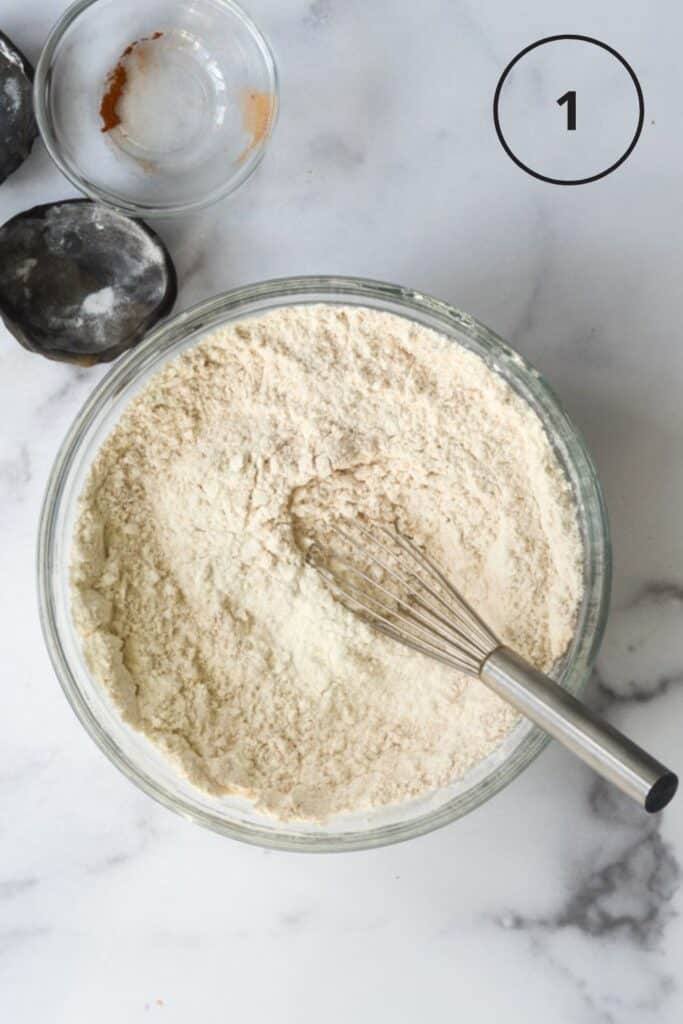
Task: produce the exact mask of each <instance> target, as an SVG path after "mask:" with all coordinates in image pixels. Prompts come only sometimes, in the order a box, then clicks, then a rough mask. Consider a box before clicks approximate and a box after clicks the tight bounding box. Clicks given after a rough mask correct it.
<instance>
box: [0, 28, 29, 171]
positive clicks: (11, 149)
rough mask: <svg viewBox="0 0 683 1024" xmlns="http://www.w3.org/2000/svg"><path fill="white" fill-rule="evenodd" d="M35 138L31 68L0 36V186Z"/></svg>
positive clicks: (10, 44) (20, 162)
mask: <svg viewBox="0 0 683 1024" xmlns="http://www.w3.org/2000/svg"><path fill="white" fill-rule="evenodd" d="M37 135H38V126H37V125H36V119H35V117H34V116H33V68H32V67H31V65H30V64H29V62H28V61H27V60H26V58H25V57H24V55H23V53H22V52H21V51H20V50H17V48H16V46H15V45H14V43H13V42H12V41H11V39H8V38H7V36H6V35H4V33H2V32H0V183H1V182H3V181H4V180H5V178H8V177H9V176H10V174H11V173H12V172H13V171H16V169H17V167H19V166H20V165H21V164H22V163H23V162H24V160H25V159H26V157H27V156H28V155H29V153H30V152H31V146H32V145H33V143H34V142H35V140H36V137H37Z"/></svg>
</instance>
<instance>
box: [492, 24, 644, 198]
mask: <svg viewBox="0 0 683 1024" xmlns="http://www.w3.org/2000/svg"><path fill="white" fill-rule="evenodd" d="M562 39H575V40H578V41H579V42H582V43H592V44H593V45H594V46H599V47H600V48H601V49H603V50H606V51H607V52H608V53H611V54H612V56H613V57H616V58H617V60H618V61H619V63H620V64H622V65H623V66H624V67H625V68H626V70H627V71H628V73H629V75H630V76H631V81H632V82H633V85H634V86H635V90H636V95H637V97H638V124H637V125H636V131H635V135H634V136H633V138H632V139H631V142H630V144H629V146H628V149H627V150H626V152H625V153H623V154H622V155H621V156H620V157H619V159H618V160H617V161H616V163H613V164H611V166H610V167H608V168H607V169H606V170H604V171H600V172H599V173H598V174H593V175H591V176H590V178H549V177H548V176H547V175H545V174H539V172H538V171H534V170H533V169H532V168H531V167H528V166H527V165H526V164H525V163H523V162H522V161H521V160H520V159H519V157H517V156H515V154H514V153H513V152H512V150H511V149H510V147H509V145H508V144H507V142H506V140H505V136H504V135H503V129H502V128H501V125H500V118H499V116H498V104H499V101H500V94H501V91H502V88H503V85H504V84H505V79H506V78H507V76H508V75H509V74H510V72H511V71H512V69H513V67H514V66H515V64H516V63H517V61H518V60H521V59H522V57H524V56H526V54H527V53H529V51H530V50H535V49H536V47H537V46H543V44H544V43H556V42H558V41H559V40H562ZM644 122H645V100H644V98H643V90H642V89H641V87H640V82H639V81H638V79H637V78H636V73H635V71H634V70H633V68H632V67H631V65H630V64H629V63H628V61H627V60H626V59H625V58H624V57H622V56H621V54H620V53H617V51H616V50H615V49H614V48H613V47H612V46H608V45H607V43H603V42H602V41H601V40H600V39H593V37H592V36H580V35H573V34H571V33H567V34H563V35H558V36H545V38H544V39H538V40H537V41H536V42H535V43H530V44H529V46H525V47H524V49H523V50H520V51H519V53H518V54H517V55H516V56H515V57H513V58H512V60H511V61H510V63H509V64H508V66H507V67H506V68H505V70H504V71H503V74H502V75H501V76H500V78H499V79H498V85H497V86H496V91H495V93H494V96H493V123H494V125H495V129H496V135H497V136H498V141H499V142H500V144H501V146H502V147H503V149H504V150H505V152H506V153H507V155H508V156H509V157H510V159H511V160H512V162H513V163H515V164H517V166H518V167H521V169H522V170H523V171H526V173H527V174H530V175H531V177H532V178H538V180H539V181H547V182H548V183H549V184H550V185H587V184H588V183H589V182H591V181H598V180H599V179H600V178H604V177H606V176H607V175H608V174H611V173H612V171H616V169H617V167H620V166H621V164H623V162H624V160H626V159H628V157H629V156H630V155H631V153H632V152H633V150H634V149H635V147H636V143H637V142H638V139H639V138H640V134H641V132H642V130H643V124H644Z"/></svg>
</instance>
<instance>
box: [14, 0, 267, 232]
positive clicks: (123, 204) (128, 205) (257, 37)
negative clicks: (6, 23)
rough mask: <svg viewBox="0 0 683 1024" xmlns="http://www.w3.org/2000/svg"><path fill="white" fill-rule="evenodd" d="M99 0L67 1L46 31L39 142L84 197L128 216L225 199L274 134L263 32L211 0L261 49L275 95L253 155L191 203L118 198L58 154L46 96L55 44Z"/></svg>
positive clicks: (37, 101) (173, 212) (39, 81)
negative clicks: (159, 202)
mask: <svg viewBox="0 0 683 1024" xmlns="http://www.w3.org/2000/svg"><path fill="white" fill-rule="evenodd" d="M100 2H101V0H76V2H75V3H73V4H71V6H70V7H67V9H66V10H65V11H64V13H63V14H62V15H61V17H60V18H59V19H58V20H57V21H56V22H55V24H54V25H53V26H52V28H51V29H50V32H49V34H48V37H47V39H46V40H45V43H44V44H43V48H42V50H41V52H40V57H39V58H38V63H37V64H36V71H35V76H34V80H33V107H34V112H35V118H36V123H37V125H38V131H39V132H40V137H41V139H42V140H43V143H44V145H45V148H46V149H47V152H48V155H49V157H50V159H51V160H52V161H53V163H54V164H55V165H56V167H57V168H58V169H59V170H60V171H61V172H62V174H63V175H64V177H65V178H66V179H67V180H68V181H70V182H71V184H72V185H74V187H75V188H77V189H79V190H80V191H81V192H83V193H84V195H86V196H88V197H89V198H90V199H95V200H96V201H98V202H101V203H106V204H107V205H108V206H112V207H114V209H116V210H120V211H121V212H122V213H127V214H130V215H131V216H133V217H176V216H180V215H181V214H185V213H190V212H192V211H196V210H201V209H203V208H204V207H206V206H211V205H212V204H213V203H217V202H218V201H219V200H221V199H224V198H225V197H226V196H228V195H230V194H231V193H232V192H234V191H235V190H236V189H238V188H239V187H240V185H243V184H244V182H245V181H246V180H247V179H248V178H250V177H251V175H252V174H253V173H254V171H255V170H256V168H257V167H258V166H259V164H260V163H261V161H262V160H263V157H264V156H265V152H266V149H267V147H268V143H269V142H270V139H271V138H272V135H273V132H274V131H275V126H276V124H277V119H278V114H279V107H280V86H279V75H278V69H277V64H276V61H275V57H274V55H273V51H272V49H271V47H270V44H269V43H268V40H267V39H266V37H265V36H264V34H263V33H262V32H261V30H260V28H259V27H258V25H256V23H255V22H254V21H252V19H251V18H250V17H249V15H248V14H247V13H246V11H244V10H243V9H242V7H240V5H239V4H237V3H235V2H234V0H214V2H216V3H219V4H221V5H222V6H223V7H225V8H227V9H228V10H229V11H230V13H231V14H233V15H234V17H235V18H237V19H238V20H239V21H240V22H241V23H242V25H243V26H244V27H245V28H246V29H247V31H248V32H249V33H250V35H251V36H252V38H253V40H254V42H255V43H256V45H257V47H258V48H259V50H260V51H261V55H262V57H263V60H264V64H265V66H266V68H267V70H268V74H269V77H270V85H271V92H272V95H273V112H272V117H271V121H270V127H269V130H268V133H267V134H266V135H265V136H264V138H263V139H261V141H260V143H259V145H258V146H257V147H256V149H255V150H254V158H253V159H252V160H249V161H247V162H246V163H245V164H244V166H243V168H242V169H241V170H240V171H239V172H238V173H237V174H233V175H232V176H231V177H229V178H227V179H226V181H225V182H224V183H223V184H222V185H219V186H218V187H217V188H215V189H213V191H211V192H208V193H207V194H206V195H204V196H201V197H199V198H198V199H194V200H191V201H189V202H185V203H177V204H168V205H166V206H155V205H154V204H153V203H143V202H140V203H136V202H133V201H132V200H127V199H124V198H122V197H121V196H118V195H117V194H116V193H115V192H110V191H109V190H107V189H105V188H100V187H98V186H97V185H95V184H93V183H92V182H90V181H88V179H87V178H85V177H83V175H81V174H80V173H79V171H78V169H77V168H76V167H75V166H73V165H72V164H71V163H70V162H69V161H68V160H66V159H65V157H64V156H63V155H62V152H61V148H60V144H59V139H58V138H57V135H56V132H55V130H54V125H53V123H52V117H51V114H50V104H49V102H48V96H49V91H50V82H51V75H52V68H53V59H54V57H55V54H56V52H57V50H58V48H59V45H60V43H61V41H62V39H63V38H64V36H65V35H66V33H67V32H68V31H69V29H70V28H71V27H72V25H73V24H74V23H75V22H76V20H77V19H78V18H79V17H80V16H81V14H83V12H84V11H86V10H88V9H89V8H90V7H94V6H95V5H96V4H98V3H100Z"/></svg>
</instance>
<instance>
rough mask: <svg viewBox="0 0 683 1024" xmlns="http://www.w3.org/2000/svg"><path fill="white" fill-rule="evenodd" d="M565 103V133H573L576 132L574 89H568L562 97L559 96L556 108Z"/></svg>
mask: <svg viewBox="0 0 683 1024" xmlns="http://www.w3.org/2000/svg"><path fill="white" fill-rule="evenodd" d="M565 103H566V104H567V131H568V132H575V131H576V90H575V89H570V90H569V92H566V93H565V94H564V96H560V98H559V100H558V101H557V105H558V107H562V106H564V104H565Z"/></svg>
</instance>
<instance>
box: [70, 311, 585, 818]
mask: <svg viewBox="0 0 683 1024" xmlns="http://www.w3.org/2000/svg"><path fill="white" fill-rule="evenodd" d="M339 513H343V514H346V515H357V514H361V515H364V516H366V517H367V518H368V519H371V520H379V521H380V522H385V523H391V522H394V521H396V520H398V522H399V524H400V526H401V528H402V529H403V530H405V532H407V533H408V534H409V535H410V536H412V537H414V538H415V540H416V541H417V542H418V543H419V544H420V545H422V546H423V547H424V549H425V550H426V551H427V553H429V554H430V555H432V556H433V557H435V558H437V559H438V560H439V561H440V562H441V563H442V565H443V566H444V567H445V569H446V570H447V572H448V573H449V574H451V575H452V578H453V579H454V580H455V581H456V582H457V585H458V586H459V587H460V589H461V590H462V591H463V593H464V595H465V596H466V598H467V599H468V600H469V601H470V602H471V603H472V604H473V605H474V607H476V608H478V609H479V610H480V612H481V613H482V614H483V616H484V617H485V618H486V619H488V621H489V622H490V624H491V626H492V628H493V629H494V630H495V631H496V633H497V634H498V635H499V636H500V637H501V639H502V640H503V641H505V642H507V643H509V644H510V645H511V646H513V647H515V648H516V649H517V650H519V651H520V652H521V653H522V654H523V655H525V656H526V657H527V658H529V660H530V661H532V662H533V663H534V664H535V665H537V666H538V667H539V668H541V669H546V670H547V669H549V668H550V667H551V666H552V664H553V663H554V662H555V661H556V659H558V658H559V657H560V656H561V655H562V654H563V653H564V652H565V650H566V649H567V646H568V644H569V642H570V640H571V638H572V634H573V627H574V623H575V619H576V613H577V607H578V604H579V602H580V598H581V593H582V583H581V542H580V536H579V530H578V526H577V520H576V512H575V508H574V504H573V500H572V496H571V492H570V489H569V487H568V484H567V482H566V480H565V478H564V475H563V473H562V470H561V468H560V466H559V464H558V462H557V459H556V457H555V455H554V454H553V451H552V449H551V447H550V444H549V442H548V440H547V438H546V436H545V433H544V431H543V428H542V426H541V423H540V421H539V419H538V417H537V416H536V414H535V413H534V412H533V411H532V410H531V408H530V407H529V406H528V405H527V404H526V403H525V402H524V401H523V400H522V399H521V398H520V397H518V396H517V395H516V394H515V393H514V392H513V391H512V390H511V389H510V388H509V386H508V385H507V384H506V383H505V382H504V381H503V380H502V379H501V378H500V377H498V376H497V375H496V374H495V373H493V372H492V371H491V370H489V369H488V368H487V366H486V365H485V363H484V362H483V360H481V359H480V358H479V357H478V356H476V355H474V354H473V353H470V352H468V351H466V350H465V349H463V348H461V347H459V346H457V345H454V344H453V343H452V342H450V341H448V340H447V339H445V338H443V337H441V336H439V335H438V334H435V333H434V332H432V331H429V330H427V329H425V328H423V327H420V326H417V325H415V324H414V323H412V322H411V321H409V320H406V319H403V318H402V317H397V316H394V315H391V314H387V313H380V312H376V311H372V310H368V309H362V308H351V307H344V306H333V305H309V306H297V307H287V308H283V309H279V310H277V311H275V312H271V313H268V314H265V315H262V316H259V317H255V318H253V319H250V320H244V321H241V322H239V323H236V324H233V325H230V326H228V327H225V328H222V329H220V330H218V331H216V332H215V333H213V334H212V335H210V336H209V337H207V338H206V339H205V340H204V341H202V342H201V343H200V344H199V345H197V346H196V347H194V348H192V349H191V350H189V351H188V352H186V353H184V354H183V355H181V356H179V357H177V358H176V359H174V360H173V361H171V362H170V363H168V364H167V366H166V367H165V368H164V369H163V370H162V371H161V372H160V373H159V374H157V375H156V376H155V377H153V378H152V380H151V381H150V382H149V383H148V384H147V386H146V387H145V389H144V390H143V391H142V392H141V393H140V394H139V395H138V396H137V397H136V398H135V399H134V400H133V401H132V402H131V403H130V405H129V406H128V407H127V409H126V410H125V412H124V414H123V416H122V417H121V419H120V421H119V422H118V424H117V426H116V427H115V429H114V430H113V431H112V433H111V434H110V436H109V437H108V439H107V440H106V441H105V443H104V444H103V445H102V448H101V449H100V451H99V453H98V455H97V457H96V459H95V461H94V463H93V466H92V468H91V471H90V474H89V477H88V480H87V483H86V486H85V488H84V491H83V494H82V496H81V500H80V508H79V514H78V519H77V524H76V529H75V535H74V544H73V555H72V583H73V589H72V594H73V601H72V607H73V617H74V621H75V624H76V627H77V630H78V632H79V634H80V637H81V642H82V647H83V651H84V655H85V658H86V661H87V664H88V667H89V669H90V671H91V672H92V673H93V676H94V677H95V678H96V679H97V680H98V681H99V682H100V683H101V684H102V685H103V686H104V687H106V689H107V690H108V692H109V693H110V695H111V697H112V698H113V700H114V701H115V702H116V705H117V707H118V709H119V710H120V713H121V714H122V715H123V717H124V718H125V719H126V720H127V721H128V722H129V723H131V724H132V725H133V726H135V727H136V728H137V729H140V730H141V731H142V732H144V733H145V734H146V735H147V736H148V737H149V738H150V739H151V741H152V742H153V743H154V744H155V745H156V746H157V747H158V748H160V749H161V750H162V751H163V752H164V753H165V754H166V755H167V756H169V757H170V758H172V759H173V760H174V762H175V763H176V764H177V766H178V767H179V768H180V770H181V771H182V772H183V773H184V774H185V775H186V776H187V777H188V778H189V779H190V780H191V781H192V782H193V783H194V784H195V785H196V786H198V787H200V788H201V789H203V790H206V791H208V792H211V793H214V794H242V795H247V796H249V797H251V798H253V800H254V801H255V802H256V804H257V805H258V806H259V807H260V808H261V809H264V810H266V811H268V812H270V813H271V814H273V815H274V816H277V817H279V818H282V819H292V818H303V819H318V820H319V819H324V818H325V817H327V816H329V815H332V814H336V813H340V812H346V811H351V810H353V811H357V810H360V809H366V808H371V807H374V806H378V805H383V804H389V803H395V802H399V801H403V800H406V799H409V798H411V797H414V796H417V795H420V794H423V793H424V792H426V791H428V790H430V789H433V788H435V787H439V786H443V785H445V784H447V783H448V782H450V781H452V780H453V779H455V778H457V777H459V776H461V775H463V774H464V773H465V772H467V771H468V770H469V769H470V768H472V767H473V766H474V765H475V764H477V763H478V762H479V761H481V760H482V759H483V758H485V757H487V756H488V755H489V754H490V753H491V752H492V751H493V750H495V748H496V747H497V746H498V745H499V744H500V743H501V741H502V740H503V739H504V738H505V736H506V735H507V734H508V733H509V731H510V730H511V729H512V727H513V726H514V725H515V723H516V721H517V716H516V714H515V712H514V711H513V710H512V709H510V708H509V707H508V706H507V705H506V704H504V703H503V702H502V701H501V700H499V699H498V698H497V697H496V696H495V695H493V694H492V693H490V692H489V691H488V690H487V689H486V688H485V687H484V686H483V685H482V684H481V683H479V682H477V681H474V680H468V679H466V678H465V677H463V676H460V675H459V674H457V673H455V672H453V671H452V670H450V669H448V668H446V667H444V666H441V665H438V664H435V663H432V662H430V661H428V660H426V659H425V658H423V657H422V656H421V655H419V654H417V653H414V652H412V651H409V650H406V649H404V648H402V647H400V646H399V645H397V644H395V643H394V642H392V641H391V640H389V639H387V638H384V637H381V636H377V635H376V634H374V633H373V632H371V631H370V629H369V627H368V626H366V625H365V624H364V623H363V622H362V621H360V619H359V618H358V617H357V616H355V615H354V614H353V613H352V612H350V611H349V610H348V609H347V608H345V607H344V606H343V605H342V604H341V603H340V602H339V601H338V600H337V599H336V598H335V597H334V595H333V594H332V593H331V591H330V590H329V588H328V587H327V586H326V584H325V581H324V579H322V578H321V576H320V575H319V574H318V573H317V572H316V571H315V569H314V568H313V567H311V566H310V565H308V564H307V562H306V560H305V558H304V554H303V550H302V530H304V531H305V528H306V524H309V523H314V522H316V521H318V520H321V519H323V518H324V517H326V516H327V517H329V516H330V515H337V514H339Z"/></svg>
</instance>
